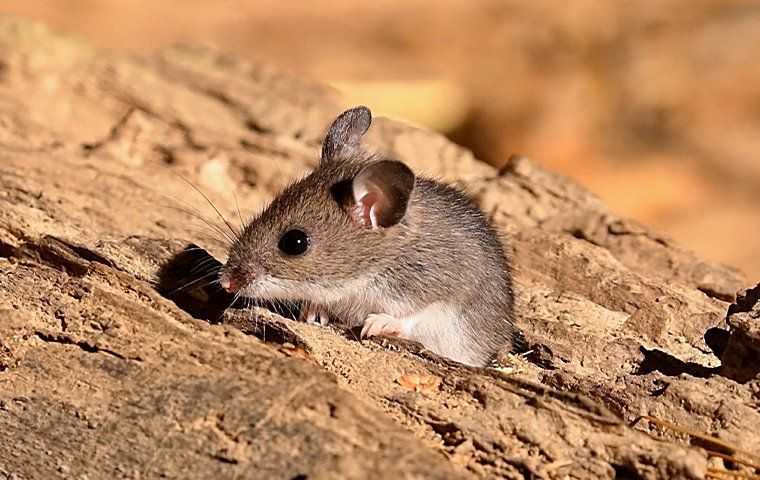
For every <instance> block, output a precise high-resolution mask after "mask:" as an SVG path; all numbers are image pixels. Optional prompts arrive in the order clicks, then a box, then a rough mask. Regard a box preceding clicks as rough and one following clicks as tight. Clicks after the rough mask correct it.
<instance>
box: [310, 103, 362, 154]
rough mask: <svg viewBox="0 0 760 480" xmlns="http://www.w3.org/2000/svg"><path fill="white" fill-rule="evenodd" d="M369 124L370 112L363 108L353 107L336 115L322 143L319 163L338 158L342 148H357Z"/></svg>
mask: <svg viewBox="0 0 760 480" xmlns="http://www.w3.org/2000/svg"><path fill="white" fill-rule="evenodd" d="M371 123H372V112H371V111H370V110H369V108H367V107H364V106H359V107H354V108H352V109H350V110H346V111H345V112H343V113H341V114H340V115H338V118H336V119H335V121H334V122H333V123H332V125H330V130H328V131H327V135H326V136H325V141H324V142H323V143H322V158H321V163H325V162H329V161H330V160H333V159H334V158H336V157H338V156H339V154H340V152H341V151H342V150H343V149H344V148H347V147H348V148H357V147H358V146H359V144H360V143H361V139H362V135H364V134H365V133H367V130H369V126H370V124H371Z"/></svg>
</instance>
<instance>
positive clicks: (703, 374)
mask: <svg viewBox="0 0 760 480" xmlns="http://www.w3.org/2000/svg"><path fill="white" fill-rule="evenodd" d="M641 352H642V353H643V354H644V360H643V361H642V362H641V364H640V365H639V368H638V370H637V371H636V375H647V374H649V373H652V372H660V373H662V374H663V375H667V376H669V377H676V376H678V375H681V374H682V373H686V374H689V375H691V376H693V377H697V378H708V377H711V376H713V375H717V374H718V372H719V371H720V367H705V366H704V365H700V364H698V363H693V362H684V361H683V360H681V359H679V358H676V357H674V356H673V355H671V354H669V353H667V352H663V351H662V350H657V349H652V350H648V349H647V348H645V347H641Z"/></svg>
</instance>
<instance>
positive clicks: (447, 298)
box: [223, 111, 517, 364]
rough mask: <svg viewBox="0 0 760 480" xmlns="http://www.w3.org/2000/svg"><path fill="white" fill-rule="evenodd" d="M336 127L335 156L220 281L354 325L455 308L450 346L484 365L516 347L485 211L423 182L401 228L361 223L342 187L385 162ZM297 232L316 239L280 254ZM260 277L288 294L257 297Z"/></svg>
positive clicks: (237, 253) (297, 188) (507, 291)
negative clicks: (295, 252)
mask: <svg viewBox="0 0 760 480" xmlns="http://www.w3.org/2000/svg"><path fill="white" fill-rule="evenodd" d="M349 112H352V111H349ZM367 112H368V111H367ZM344 117H345V114H344ZM355 117H356V114H354V116H353V118H351V120H352V121H356V119H355ZM340 120H341V118H340V117H339V119H338V120H336V124H337V123H338V122H339V121H340ZM344 120H345V119H344ZM336 124H334V125H333V128H331V133H332V134H335V132H336V131H337V132H338V133H337V134H335V135H334V136H336V137H338V138H332V139H330V133H328V139H327V140H326V145H327V144H329V145H330V150H331V151H330V152H329V154H328V155H324V154H323V161H322V163H321V164H320V166H319V168H317V169H316V170H315V171H314V172H312V173H311V174H310V175H308V176H307V177H305V178H303V179H302V180H299V181H297V182H295V183H293V184H292V185H290V186H289V187H288V188H286V189H285V190H284V191H283V192H282V193H281V194H280V195H279V196H278V197H277V198H276V199H275V200H274V201H273V202H272V203H271V205H269V207H268V208H266V209H265V210H264V212H263V213H262V214H261V215H259V216H258V217H257V218H255V219H254V220H253V221H252V222H251V223H250V224H249V225H248V226H247V227H246V228H245V230H244V232H243V233H242V235H241V236H240V238H239V239H238V241H237V242H236V243H235V245H234V246H233V248H232V249H231V251H230V254H229V260H228V263H227V265H226V267H225V273H224V274H223V275H227V276H229V277H230V278H234V279H235V281H236V282H237V284H238V285H243V286H244V288H243V293H244V294H247V295H254V296H258V297H261V298H267V297H270V296H274V297H278V298H284V297H287V298H288V299H294V300H304V301H308V302H311V303H314V304H318V305H320V306H321V307H322V308H324V309H325V310H327V311H328V312H329V314H330V316H331V318H335V319H338V320H341V321H343V322H345V323H346V324H348V325H351V326H354V325H361V324H362V322H363V321H364V319H365V318H366V317H367V315H369V314H371V313H385V312H384V311H383V308H386V307H387V306H388V305H403V306H404V307H403V308H405V309H409V310H415V309H417V310H419V309H422V308H424V307H425V306H427V305H429V304H432V303H434V302H447V303H451V304H455V305H456V306H457V308H458V310H459V311H460V316H461V318H462V319H463V322H462V323H463V324H464V326H465V328H463V329H461V336H460V337H459V338H451V339H450V341H451V342H467V343H468V345H469V347H470V348H471V349H473V350H474V351H476V352H477V355H475V357H476V359H475V360H476V363H480V364H483V363H485V362H487V361H488V359H489V358H490V357H491V356H492V355H493V354H494V353H495V352H496V351H497V350H499V349H500V348H502V347H504V346H506V345H514V343H515V342H516V335H517V330H516V328H515V326H514V323H513V291H512V276H511V269H510V264H509V261H508V259H507V257H506V256H505V254H504V251H503V249H502V246H501V243H500V242H499V240H498V238H497V235H496V233H495V232H494V231H493V229H492V228H491V227H490V225H489V224H488V222H487V220H486V218H485V217H484V215H483V213H482V212H481V211H480V210H479V209H478V208H477V207H476V206H475V205H474V204H473V203H472V202H471V201H470V199H469V198H468V197H467V196H466V195H465V194H464V193H462V192H460V191H459V190H456V189H454V188H452V187H450V186H447V185H444V184H441V183H439V182H436V181H433V180H430V179H425V178H419V177H417V178H415V179H414V184H413V185H414V187H413V189H412V191H411V194H410V195H409V197H408V202H407V203H406V210H405V211H404V212H402V213H403V215H402V216H401V219H400V221H398V223H396V224H394V225H391V226H388V227H385V228H374V229H373V228H368V227H367V226H366V225H362V224H360V223H357V221H356V219H355V218H354V217H353V216H352V212H351V209H352V208H354V205H355V201H354V199H352V198H351V196H350V192H347V191H346V189H349V190H350V185H351V182H352V180H353V179H354V178H355V177H356V176H357V174H359V172H360V171H362V169H363V168H365V167H366V166H367V165H369V164H372V163H373V162H376V161H378V160H380V158H379V157H376V156H369V155H367V154H366V153H364V152H362V151H361V150H360V149H359V145H358V139H357V138H356V131H353V132H352V131H350V127H351V125H348V126H347V125H345V124H344V125H339V126H338V127H340V128H336ZM367 126H368V123H367ZM361 127H363V126H360V128H361ZM364 130H366V128H365V129H364ZM363 133H364V131H361V134H363ZM361 134H359V135H358V136H359V137H360V136H361ZM340 135H343V137H342V139H343V144H344V147H345V148H341V137H340ZM352 135H353V136H352ZM325 157H327V158H325ZM410 175H411V173H410ZM292 228H299V229H301V230H303V231H305V232H307V233H308V234H309V235H310V238H311V244H310V248H309V250H308V252H307V253H306V254H304V255H302V256H297V257H289V256H287V255H284V254H282V253H281V252H280V251H279V250H278V246H277V244H278V241H279V239H280V237H281V235H282V234H283V233H285V232H286V231H288V230H290V229H292ZM262 276H264V277H267V278H274V279H277V281H278V282H280V283H281V284H282V286H284V287H286V288H287V291H286V292H283V291H277V292H273V291H265V290H266V289H258V290H257V288H256V287H255V285H256V283H257V281H256V280H258V279H260V278H262ZM348 285H354V286H356V288H353V287H351V288H349V287H347V286H348ZM347 288H349V290H351V292H347V291H346V289H347ZM354 290H357V291H354ZM447 341H448V339H447Z"/></svg>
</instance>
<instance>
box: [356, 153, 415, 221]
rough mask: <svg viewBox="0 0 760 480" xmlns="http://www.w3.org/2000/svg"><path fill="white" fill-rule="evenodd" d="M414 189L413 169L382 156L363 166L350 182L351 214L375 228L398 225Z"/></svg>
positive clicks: (357, 219)
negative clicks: (379, 159) (381, 158)
mask: <svg viewBox="0 0 760 480" xmlns="http://www.w3.org/2000/svg"><path fill="white" fill-rule="evenodd" d="M413 189H414V173H413V172H412V171H411V170H410V169H409V167H407V166H406V165H404V164H403V163H401V162H398V161H395V160H381V161H379V162H373V163H371V164H369V165H367V166H366V167H364V168H363V169H362V170H361V171H360V172H359V174H358V175H356V177H354V179H353V181H352V182H351V190H352V197H353V202H352V205H351V209H350V212H349V213H350V215H351V218H352V219H353V220H354V221H355V222H356V223H357V224H359V225H363V226H366V227H369V228H372V229H377V228H386V227H390V226H393V225H396V224H397V223H398V222H400V221H401V219H402V218H403V217H404V214H405V213H406V209H407V206H408V205H409V198H410V197H411V195H412V190H413Z"/></svg>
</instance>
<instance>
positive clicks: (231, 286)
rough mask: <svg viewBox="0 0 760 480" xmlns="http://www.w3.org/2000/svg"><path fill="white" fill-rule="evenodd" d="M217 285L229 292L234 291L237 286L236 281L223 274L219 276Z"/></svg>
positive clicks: (236, 289)
mask: <svg viewBox="0 0 760 480" xmlns="http://www.w3.org/2000/svg"><path fill="white" fill-rule="evenodd" d="M219 285H221V286H222V288H223V289H225V290H227V291H228V292H229V293H235V292H237V291H238V288H239V287H238V284H237V282H236V281H235V280H234V279H232V278H230V277H229V276H228V275H224V274H222V276H220V277H219Z"/></svg>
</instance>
